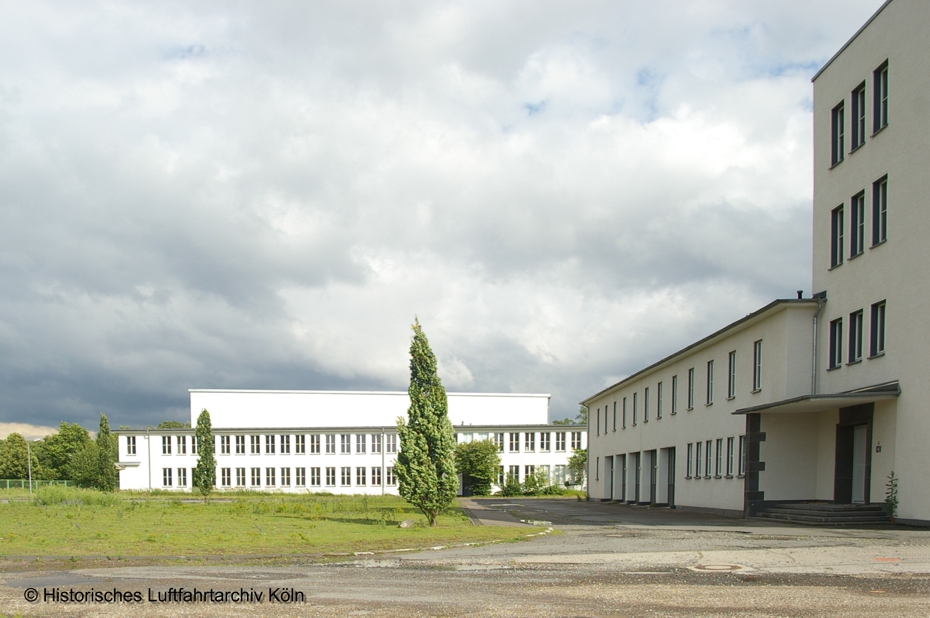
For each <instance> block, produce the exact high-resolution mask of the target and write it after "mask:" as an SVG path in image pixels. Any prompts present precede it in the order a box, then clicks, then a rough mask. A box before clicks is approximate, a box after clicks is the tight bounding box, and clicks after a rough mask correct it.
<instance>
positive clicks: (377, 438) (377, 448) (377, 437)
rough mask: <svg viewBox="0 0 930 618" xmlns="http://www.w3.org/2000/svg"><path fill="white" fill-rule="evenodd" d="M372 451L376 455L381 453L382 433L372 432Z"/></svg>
mask: <svg viewBox="0 0 930 618" xmlns="http://www.w3.org/2000/svg"><path fill="white" fill-rule="evenodd" d="M371 452H372V453H374V454H375V455H380V454H381V434H380V433H373V434H371ZM379 484H380V483H379Z"/></svg>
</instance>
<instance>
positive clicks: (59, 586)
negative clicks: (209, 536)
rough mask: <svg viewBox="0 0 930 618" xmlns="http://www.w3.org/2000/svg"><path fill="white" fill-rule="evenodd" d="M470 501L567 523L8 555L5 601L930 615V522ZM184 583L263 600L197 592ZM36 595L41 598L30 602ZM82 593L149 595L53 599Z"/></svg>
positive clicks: (131, 607) (162, 607)
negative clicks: (147, 550)
mask: <svg viewBox="0 0 930 618" xmlns="http://www.w3.org/2000/svg"><path fill="white" fill-rule="evenodd" d="M465 506H466V507H467V508H468V509H469V511H470V513H471V514H472V516H473V518H474V519H475V520H477V521H479V522H483V523H484V525H517V526H519V525H524V524H521V522H520V520H528V521H534V522H550V523H551V527H552V531H551V532H550V533H548V534H545V535H541V536H536V537H533V538H532V539H529V540H527V541H524V542H519V543H498V544H487V545H483V546H473V547H459V548H446V549H440V550H435V551H422V552H410V553H391V554H373V555H362V556H355V557H352V558H351V559H348V560H343V561H338V562H330V563H326V564H321V563H313V562H311V561H309V560H303V561H302V560H300V559H297V560H290V561H287V562H282V563H277V564H239V565H230V564H205V565H195V564H168V565H166V564H148V565H147V564H144V563H132V564H124V565H113V564H112V563H103V564H101V563H96V564H79V565H76V566H74V567H72V568H69V567H68V566H67V565H64V564H53V565H41V564H38V565H37V564H36V563H34V562H16V563H14V562H8V563H4V564H3V565H2V566H3V573H2V575H0V577H2V583H0V606H2V608H3V610H2V611H3V612H5V613H6V614H8V615H15V614H16V613H17V612H18V613H21V614H22V615H24V616H59V615H68V616H122V615H130V614H131V615H134V616H136V615H139V616H201V615H207V616H237V615H243V616H245V615H248V616H839V615H842V616H874V615H877V614H883V615H894V616H930V530H921V529H906V528H887V529H842V530H838V529H817V528H807V527H795V526H778V525H772V524H767V523H764V522H747V521H744V520H738V519H728V518H722V517H714V516H707V515H695V514H692V513H685V512H676V511H668V510H662V509H646V508H635V507H628V506H622V505H616V504H604V503H597V502H578V501H575V500H564V499H550V500H546V499H512V498H507V499H482V500H475V501H467V502H466V503H465ZM528 531H529V529H528ZM180 588H183V589H184V591H187V592H190V591H192V590H194V589H197V590H198V591H201V592H204V591H210V590H213V591H217V592H219V593H225V594H226V595H227V596H228V595H229V594H230V593H235V592H237V591H240V590H243V591H245V592H246V593H253V592H254V593H262V595H263V597H262V599H261V600H260V601H259V600H256V599H255V598H254V597H253V598H252V599H251V601H249V602H236V601H232V600H229V599H226V600H225V601H224V602H207V601H204V600H202V599H201V600H197V601H190V602H186V601H185V600H184V598H183V592H181V593H178V592H176V590H177V589H180ZM172 589H174V590H175V591H172ZM31 590H35V591H36V592H37V593H38V594H39V596H40V598H39V600H38V601H37V602H34V603H29V602H27V600H26V597H27V596H28V595H30V594H31V592H30V591H31ZM72 590H73V591H77V592H79V593H80V592H84V593H87V592H91V591H93V592H94V593H96V594H102V593H111V595H112V593H113V592H118V593H119V594H121V595H126V594H132V593H138V594H139V598H140V601H139V602H131V603H125V602H124V603H108V602H90V603H88V602H84V603H64V602H62V601H57V602H56V601H55V600H54V599H53V598H47V599H43V598H42V595H43V594H45V595H48V594H49V591H52V594H54V591H58V592H59V594H60V593H62V592H69V591H72ZM272 592H273V593H274V594H273V597H272V598H271V599H269V594H271V593H272ZM159 595H161V598H162V600H161V601H159V598H160V597H159ZM172 595H174V596H172ZM288 595H290V596H288ZM300 595H302V596H303V602H299V603H290V602H287V599H288V598H292V597H296V598H298V599H299V598H300ZM150 599H153V600H150ZM104 601H105V600H104Z"/></svg>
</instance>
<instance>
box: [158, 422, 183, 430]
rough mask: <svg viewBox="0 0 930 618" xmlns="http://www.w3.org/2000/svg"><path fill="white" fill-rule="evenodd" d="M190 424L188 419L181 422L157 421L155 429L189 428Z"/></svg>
mask: <svg viewBox="0 0 930 618" xmlns="http://www.w3.org/2000/svg"><path fill="white" fill-rule="evenodd" d="M190 426H191V422H190V421H187V422H186V423H182V422H181V421H162V422H160V423H158V426H157V427H156V429H190Z"/></svg>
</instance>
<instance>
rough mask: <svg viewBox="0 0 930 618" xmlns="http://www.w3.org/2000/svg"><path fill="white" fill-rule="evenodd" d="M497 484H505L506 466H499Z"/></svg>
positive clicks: (501, 485)
mask: <svg viewBox="0 0 930 618" xmlns="http://www.w3.org/2000/svg"><path fill="white" fill-rule="evenodd" d="M497 486H498V487H503V486H504V466H497Z"/></svg>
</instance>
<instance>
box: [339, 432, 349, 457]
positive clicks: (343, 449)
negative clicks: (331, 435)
mask: <svg viewBox="0 0 930 618" xmlns="http://www.w3.org/2000/svg"><path fill="white" fill-rule="evenodd" d="M339 452H340V453H342V454H343V455H349V454H351V453H352V436H351V435H349V434H347V433H344V434H342V435H340V436H339Z"/></svg>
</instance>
